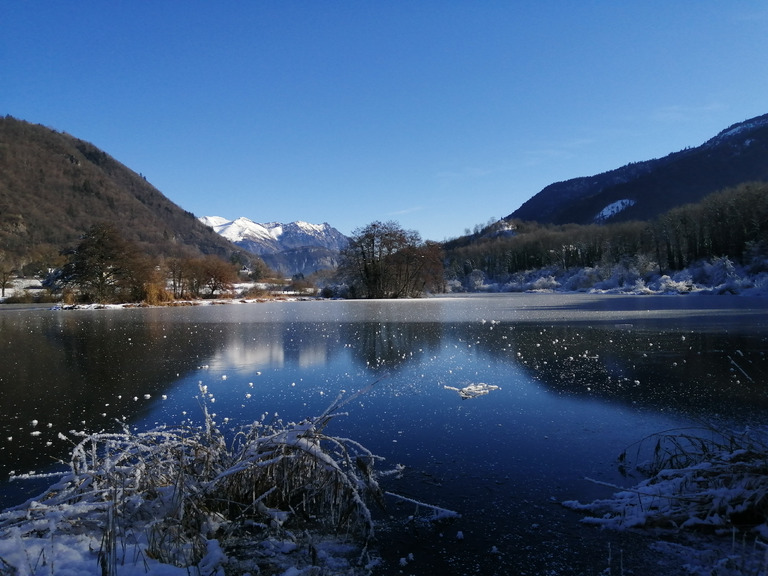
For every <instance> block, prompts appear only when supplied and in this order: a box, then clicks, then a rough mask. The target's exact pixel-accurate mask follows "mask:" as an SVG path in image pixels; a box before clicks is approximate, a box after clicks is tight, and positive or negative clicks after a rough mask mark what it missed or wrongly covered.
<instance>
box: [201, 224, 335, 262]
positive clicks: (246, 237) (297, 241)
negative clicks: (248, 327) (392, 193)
mask: <svg viewBox="0 0 768 576" xmlns="http://www.w3.org/2000/svg"><path fill="white" fill-rule="evenodd" d="M199 220H200V221H201V222H202V223H203V224H205V225H206V226H210V227H211V228H213V230H214V231H215V232H217V233H218V234H220V235H221V236H223V237H224V238H226V239H227V240H229V241H230V242H233V243H234V244H236V245H238V246H240V247H241V248H243V249H244V250H246V251H248V252H252V253H253V254H258V255H259V256H261V257H262V258H263V259H264V261H265V262H266V263H267V264H268V265H269V266H270V267H272V268H273V269H275V270H278V271H279V272H282V273H284V274H286V275H289V276H292V275H294V274H299V273H301V274H305V273H311V272H314V271H315V270H319V269H324V268H332V267H335V265H336V263H337V260H338V255H339V252H340V251H341V250H343V249H344V248H345V247H346V246H347V243H348V242H349V239H348V238H347V237H346V236H344V235H343V234H342V233H341V232H339V231H338V230H336V229H335V228H333V227H332V226H330V225H329V224H328V223H326V222H323V223H322V224H312V223H309V222H304V221H302V220H297V221H295V222H288V223H281V222H268V223H258V222H254V221H253V220H251V219H250V218H245V217H242V216H241V217H240V218H237V219H235V220H227V219H226V218H222V217H221V216H203V217H201V218H200V219H199Z"/></svg>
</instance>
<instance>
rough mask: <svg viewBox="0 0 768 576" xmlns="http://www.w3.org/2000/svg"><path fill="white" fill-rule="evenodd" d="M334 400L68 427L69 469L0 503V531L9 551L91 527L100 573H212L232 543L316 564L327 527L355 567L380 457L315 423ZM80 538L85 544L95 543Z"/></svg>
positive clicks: (377, 494)
mask: <svg viewBox="0 0 768 576" xmlns="http://www.w3.org/2000/svg"><path fill="white" fill-rule="evenodd" d="M201 390H202V388H201ZM353 397H354V396H353ZM347 401H349V399H347ZM343 404H344V403H343V402H341V398H338V399H337V400H336V402H334V404H333V405H331V407H330V408H328V410H326V411H325V412H324V413H323V414H322V415H321V416H319V417H317V418H312V419H308V420H304V421H302V422H300V423H297V424H289V425H285V426H283V425H281V424H267V423H265V422H263V421H257V422H254V423H252V424H250V425H247V426H244V427H242V429H240V430H239V431H238V432H237V433H236V434H235V435H234V438H233V439H228V438H227V437H226V436H225V434H224V433H223V432H222V431H220V430H219V428H218V426H217V425H216V422H215V421H214V419H213V417H212V416H211V415H210V414H209V413H208V411H207V409H206V408H205V405H203V412H204V423H203V425H201V426H191V425H190V426H184V427H179V428H166V427H160V428H157V429H154V430H150V431H147V432H134V431H131V430H130V429H129V428H128V427H124V428H123V430H122V431H120V432H117V433H97V434H85V433H80V434H75V435H73V436H72V437H73V438H74V442H73V449H72V456H71V461H70V462H69V470H68V472H66V473H65V474H63V475H61V476H60V478H59V480H58V481H57V482H56V483H55V484H54V485H53V486H51V487H50V488H49V489H48V490H47V491H46V492H45V493H43V494H42V495H40V496H39V497H37V498H34V499H32V500H29V501H28V502H26V503H24V504H22V505H20V506H17V507H14V508H10V509H8V510H6V511H4V512H2V513H1V514H0V540H4V539H6V540H7V539H9V538H14V539H16V540H18V542H19V543H20V546H16V547H15V548H14V550H16V549H18V548H21V549H20V550H18V554H19V556H18V558H24V557H25V555H26V557H29V556H30V550H32V551H33V552H32V553H33V554H34V553H35V552H34V551H35V550H36V549H37V548H41V549H42V550H43V553H45V550H47V549H48V548H46V546H47V544H42V545H39V544H35V543H33V541H34V542H38V543H39V542H41V541H47V542H50V543H51V545H50V550H53V542H54V541H56V542H60V541H64V540H63V538H67V537H73V535H74V536H77V535H81V536H77V537H82V536H84V535H90V537H91V538H92V537H93V536H92V535H93V534H101V544H100V545H99V544H98V540H97V541H96V548H97V549H99V553H98V562H99V566H100V571H101V573H102V574H103V575H114V574H116V573H117V567H118V566H120V565H123V564H124V563H131V562H133V563H139V564H144V565H145V566H146V565H149V564H150V563H152V562H160V563H163V564H165V565H174V566H179V567H181V568H184V569H185V570H187V569H188V567H191V566H200V565H201V563H203V564H205V563H207V565H208V567H209V568H210V570H208V571H207V572H206V573H218V572H216V566H215V565H214V566H212V564H216V563H217V562H225V561H226V552H227V550H232V549H236V550H237V551H238V553H237V554H236V556H237V559H238V561H241V562H242V559H243V558H247V559H248V562H250V564H248V565H246V566H245V567H246V568H248V569H249V570H251V571H253V572H254V573H256V572H260V571H261V569H262V568H263V567H264V566H267V565H273V564H275V562H277V560H276V557H278V556H279V554H277V553H276V552H275V550H276V548H282V549H285V548H286V546H287V548H288V549H289V550H288V551H289V552H291V560H290V562H291V566H295V565H296V564H297V563H298V564H301V563H302V562H303V564H304V566H320V565H322V563H323V560H322V558H318V553H317V546H318V544H317V543H318V542H319V541H320V540H321V539H322V538H323V537H327V536H328V535H335V537H336V538H341V539H342V541H347V542H348V543H349V544H348V548H349V549H351V550H353V552H354V551H355V550H356V552H354V553H353V554H351V556H352V557H353V561H352V562H351V563H350V564H348V565H346V567H345V568H344V573H345V574H355V573H357V571H356V570H357V569H356V568H355V565H356V564H358V563H359V564H360V565H362V566H364V565H365V564H366V561H367V560H366V559H367V558H368V543H369V542H370V540H371V538H372V536H373V533H374V523H373V519H372V515H371V511H370V509H369V506H368V502H373V503H377V504H380V503H382V502H383V498H384V493H383V492H382V490H381V489H380V487H379V484H378V480H377V477H378V474H377V472H376V471H375V469H374V465H375V464H376V462H377V461H378V460H379V458H378V457H376V456H374V455H373V454H372V453H371V452H370V451H368V450H367V449H366V448H364V447H363V446H361V445H360V444H359V443H357V442H355V441H353V440H350V439H347V438H340V437H334V436H330V435H328V434H326V433H325V429H326V427H327V426H328V424H329V423H330V422H331V421H332V420H333V419H334V418H335V417H336V416H338V415H340V413H339V412H338V409H339V408H340V407H341V406H342V405H343ZM57 476H58V475H57ZM35 477H36V478H39V476H35ZM389 495H390V496H397V495H395V494H391V493H389ZM421 506H422V509H423V510H430V511H431V513H432V514H436V513H438V512H439V513H441V514H449V515H450V514H453V513H450V512H449V511H446V510H442V509H439V508H436V507H429V506H428V505H424V504H422V505H421ZM89 542H90V543H87V544H85V545H83V546H85V548H86V552H85V555H87V554H88V553H87V550H88V549H89V548H92V547H93V545H94V544H93V542H92V541H89ZM353 543H354V545H352V544H353ZM36 546H37V548H36ZM25 547H29V549H30V550H27V551H26V552H25V550H24V548H25ZM299 549H303V550H304V554H303V555H302V554H301V553H299V552H297V550H299ZM4 554H7V551H5V550H4V552H3V553H0V556H3V555H4ZM48 554H49V555H50V554H52V552H48ZM211 554H213V555H214V558H213V559H212V558H211ZM325 556H326V555H324V557H325ZM18 558H10V557H9V556H7V555H5V558H3V561H4V562H11V561H12V560H18ZM301 558H304V560H301ZM355 558H356V559H357V560H356V561H355V560H354V559H355ZM48 561H49V562H53V558H48ZM94 564H95V563H94ZM336 567H337V568H338V565H336ZM361 570H362V569H361ZM246 571H247V570H246ZM279 571H280V572H281V573H282V572H283V571H284V567H282V568H281V569H280V570H279ZM362 571H363V572H365V570H362ZM95 572H96V571H95V570H94V572H92V573H95ZM32 573H36V572H34V571H32ZM42 573H46V572H42ZM163 573H164V574H165V573H166V572H165V571H164V572H163ZM195 573H197V572H195ZM312 573H315V572H312Z"/></svg>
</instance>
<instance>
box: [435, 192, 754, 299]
mask: <svg viewBox="0 0 768 576" xmlns="http://www.w3.org/2000/svg"><path fill="white" fill-rule="evenodd" d="M444 248H445V250H446V277H447V278H448V279H449V280H454V281H456V282H458V283H459V284H461V285H462V286H464V288H465V289H469V290H471V289H473V287H475V286H476V285H477V284H478V282H480V281H487V282H495V283H501V284H503V283H506V282H510V281H511V280H512V279H513V278H514V277H515V276H516V275H519V274H520V273H522V272H524V271H527V270H533V269H544V268H555V269H561V270H565V269H570V268H595V267H598V266H603V267H610V266H613V265H617V264H620V263H622V262H624V263H626V262H627V261H628V259H631V260H633V266H635V267H636V268H638V267H639V268H640V269H641V272H642V271H645V272H647V273H657V274H668V273H671V272H674V271H679V270H682V269H683V268H685V267H687V266H690V265H691V264H693V263H695V262H697V261H701V260H709V259H712V258H722V257H727V258H729V259H730V260H732V261H734V262H736V263H739V264H741V265H744V266H752V267H753V268H755V270H754V271H755V272H759V271H761V270H758V268H760V267H761V266H763V267H766V268H768V183H764V182H762V183H760V182H758V183H746V184H742V185H740V186H738V187H735V188H730V189H727V190H723V191H720V192H716V193H714V194H711V195H709V196H707V197H706V198H704V199H703V200H702V201H701V202H698V203H695V204H687V205H684V206H680V207H677V208H674V209H672V210H670V211H668V212H666V213H664V214H662V215H661V216H659V217H657V218H655V219H653V220H650V221H633V222H622V223H616V224H608V225H598V224H593V225H578V224H564V225H554V224H549V225H542V224H538V223H535V222H524V221H519V220H511V221H501V222H499V223H496V224H494V225H491V226H489V227H487V228H485V229H484V230H482V231H479V232H478V233H477V234H475V235H472V236H466V237H463V238H460V239H457V240H453V241H451V242H448V243H446V244H445V246H444ZM574 288H578V287H574Z"/></svg>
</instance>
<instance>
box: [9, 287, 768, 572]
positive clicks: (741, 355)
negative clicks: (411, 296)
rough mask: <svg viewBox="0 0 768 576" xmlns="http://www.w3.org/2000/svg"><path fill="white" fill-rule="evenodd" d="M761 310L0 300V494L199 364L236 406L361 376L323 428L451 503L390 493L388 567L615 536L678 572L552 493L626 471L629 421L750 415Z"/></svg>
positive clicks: (248, 411)
mask: <svg viewBox="0 0 768 576" xmlns="http://www.w3.org/2000/svg"><path fill="white" fill-rule="evenodd" d="M766 312H768V302H766V299H759V298H745V297H727V296H661V297H655V296H650V297H638V296H632V297H623V296H591V295H555V294H545V295H544V294H543V295H531V294H504V295H491V296H476V295H473V296H469V297H446V298H430V299H423V300H402V301H381V302H378V301H377V302H370V301H351V302H344V301H331V302H280V303H265V304H232V305H228V306H206V307H197V308H184V309H179V308H175V309H159V308H154V309H131V310H128V309H126V310H93V311H82V310H79V311H56V312H54V311H48V310H45V311H43V310H37V311H33V310H28V311H13V310H3V311H0V351H1V354H0V386H2V390H3V393H2V396H0V407H1V408H2V414H3V416H4V418H3V421H2V422H1V423H0V473H1V474H2V482H3V483H2V485H0V496H1V497H2V500H0V504H2V506H3V507H5V506H8V505H11V504H13V503H16V502H18V501H21V500H23V499H24V498H25V497H26V495H28V494H29V493H30V492H32V493H36V492H39V491H40V487H39V486H30V485H25V484H21V483H19V482H13V483H10V484H9V483H8V482H6V481H5V479H6V478H7V477H8V475H9V473H10V472H11V471H15V472H17V473H19V472H26V471H30V470H37V471H41V470H43V469H47V468H48V467H50V466H51V463H52V462H54V461H55V460H57V459H66V457H67V450H68V446H67V445H66V443H65V442H64V441H62V440H60V439H59V438H58V433H59V432H67V431H69V430H73V429H75V430H89V431H96V430H101V429H113V428H114V427H115V426H116V424H115V419H117V420H120V421H125V422H129V423H131V425H132V426H135V427H137V428H139V429H143V428H149V427H154V426H155V425H156V424H161V423H165V424H177V423H181V422H184V421H186V420H192V421H195V420H199V418H200V407H199V398H198V397H199V396H200V388H199V387H200V385H202V386H204V387H205V393H204V394H205V396H206V399H207V401H208V405H209V410H210V411H211V412H215V413H216V414H217V420H218V421H219V423H220V424H221V425H222V426H224V427H226V426H232V427H235V426H236V425H237V424H238V423H242V422H250V421H253V420H257V419H262V418H263V419H267V420H269V419H283V420H284V421H286V422H288V421H299V420H301V419H302V418H305V417H308V416H316V415H318V414H320V413H321V412H322V411H323V410H324V409H325V408H326V407H327V406H328V405H329V404H330V403H331V401H332V400H333V399H334V398H335V397H336V396H337V395H338V394H339V393H341V392H342V391H346V392H347V393H352V392H354V391H357V390H360V389H362V388H365V387H368V386H369V385H371V384H373V386H372V387H371V389H370V390H369V391H368V392H367V393H365V394H363V395H362V396H360V397H359V398H357V399H356V400H355V401H354V402H353V403H350V404H349V405H348V406H347V407H346V410H347V411H348V412H349V414H348V415H347V416H345V417H344V418H340V419H338V420H337V421H336V422H334V424H333V427H334V429H333V430H331V431H330V432H332V433H333V434H335V435H338V436H345V437H348V438H352V439H354V440H357V441H359V442H361V443H362V444H363V445H364V446H366V447H367V448H369V449H370V450H372V451H373V452H374V453H376V454H378V455H380V456H383V457H385V458H386V462H387V464H389V465H394V464H402V465H403V466H404V467H405V468H404V473H403V474H402V476H401V477H399V478H392V479H386V480H383V485H384V486H385V487H386V489H389V490H391V491H393V492H397V493H399V494H402V495H405V496H408V497H410V498H413V499H414V500H419V501H426V502H429V503H431V504H435V505H438V506H442V507H445V508H449V509H452V510H456V511H458V512H459V513H460V514H461V515H462V516H461V518H460V519H456V520H452V521H451V523H450V524H446V525H441V526H437V527H435V528H426V527H422V526H411V525H409V524H405V525H404V524H403V521H402V519H403V518H406V517H407V516H408V514H409V513H410V512H411V511H410V510H409V507H410V506H411V505H410V504H405V503H402V502H396V501H392V502H389V506H390V510H389V512H388V513H387V514H384V515H382V516H381V518H380V519H379V524H380V528H379V545H380V549H381V553H382V555H383V557H384V559H385V561H386V562H387V565H388V566H389V567H390V570H391V571H392V572H396V571H398V570H405V571H406V572H407V573H409V574H436V573H441V574H525V573H528V574H541V573H550V574H597V573H600V572H601V571H602V570H604V569H606V568H608V566H609V563H611V566H612V569H613V571H614V572H613V573H619V572H618V570H619V558H621V562H622V564H623V569H624V570H625V572H626V573H630V571H632V572H634V573H636V574H645V573H655V574H677V573H680V574H683V573H685V572H684V571H683V569H682V563H681V562H677V560H676V558H675V557H673V556H672V557H668V556H669V555H668V554H666V553H664V552H662V551H659V548H658V546H657V547H654V548H653V549H652V548H650V545H651V544H652V542H653V541H654V540H655V538H654V537H653V536H652V535H648V534H632V533H614V532H609V531H600V530H598V529H596V528H591V527H588V526H584V525H583V524H581V523H580V522H579V520H580V516H579V515H578V514H576V513H574V512H571V511H569V510H566V509H564V508H563V507H561V506H559V504H558V503H559V502H561V501H563V500H581V501H589V500H592V499H594V498H602V497H606V496H608V495H610V494H611V492H612V490H611V489H610V488H608V487H605V486H601V485H599V484H596V483H594V482H589V481H586V480H585V478H586V477H589V478H593V479H597V480H599V481H603V482H607V483H615V484H620V485H625V486H630V485H632V484H634V483H635V482H636V481H637V480H638V478H624V477H622V476H621V475H620V474H619V472H618V469H617V465H616V457H617V456H618V455H619V454H620V453H621V452H622V451H623V450H624V449H625V448H626V447H627V446H628V445H630V444H632V443H633V442H635V441H637V440H639V439H640V438H642V437H644V436H646V435H648V434H652V433H654V432H658V431H661V430H666V429H670V428H676V427H681V426H688V425H691V424H696V423H699V422H700V421H702V420H706V421H714V422H718V423H721V424H723V423H724V424H728V423H735V424H738V425H739V426H743V425H745V424H747V423H762V422H763V416H764V414H765V411H766V408H768V396H766V384H767V383H768V378H767V376H768V360H767V359H766V357H765V353H766V351H768V339H767V338H768V314H766ZM461 390H464V391H467V393H466V394H460V393H457V391H461ZM469 392H478V393H469ZM458 534H460V535H461V538H458V537H457V535H458ZM649 562H652V563H654V564H657V565H656V566H655V567H654V568H653V570H651V572H648V563H649ZM382 573H387V571H386V570H384V571H383V572H382Z"/></svg>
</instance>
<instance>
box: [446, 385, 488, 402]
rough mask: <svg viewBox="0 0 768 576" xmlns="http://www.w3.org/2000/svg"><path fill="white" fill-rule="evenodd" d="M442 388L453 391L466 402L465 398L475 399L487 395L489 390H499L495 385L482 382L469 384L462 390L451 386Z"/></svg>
mask: <svg viewBox="0 0 768 576" xmlns="http://www.w3.org/2000/svg"><path fill="white" fill-rule="evenodd" d="M443 388H445V389H446V390H455V391H456V392H458V393H459V396H461V398H462V399H463V400H466V399H467V398H477V397H478V396H483V395H485V394H488V392H490V391H491V390H498V389H499V387H498V386H496V385H495V384H484V383H482V382H478V383H477V384H470V385H469V386H465V387H464V388H454V387H453V386H443Z"/></svg>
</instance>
